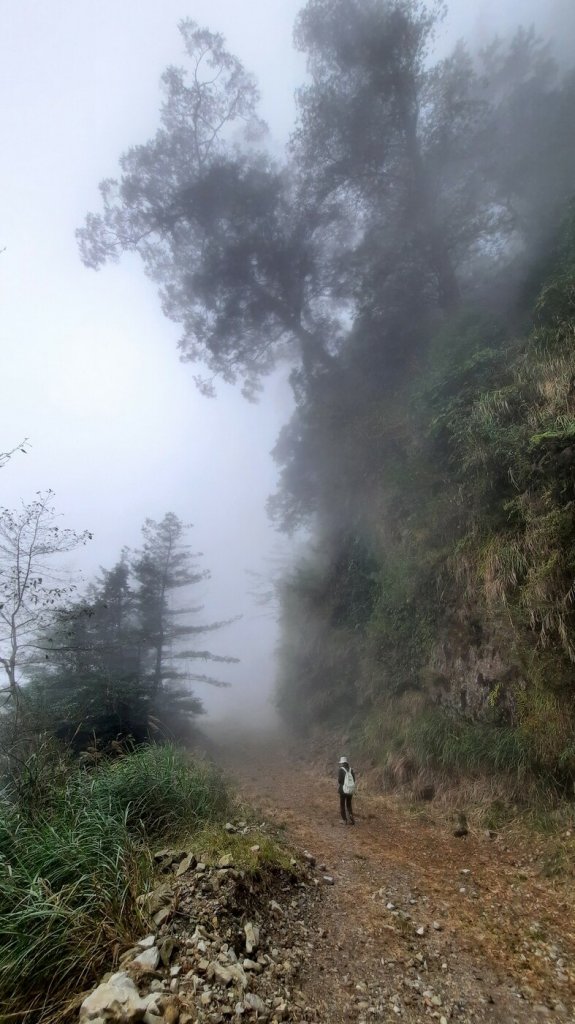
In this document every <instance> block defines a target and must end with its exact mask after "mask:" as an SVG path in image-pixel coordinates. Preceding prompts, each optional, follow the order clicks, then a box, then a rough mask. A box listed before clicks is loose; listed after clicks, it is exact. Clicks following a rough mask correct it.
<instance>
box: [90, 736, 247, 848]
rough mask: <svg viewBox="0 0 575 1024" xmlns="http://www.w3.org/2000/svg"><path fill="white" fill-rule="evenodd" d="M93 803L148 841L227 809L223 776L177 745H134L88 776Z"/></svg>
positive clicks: (217, 814)
mask: <svg viewBox="0 0 575 1024" xmlns="http://www.w3.org/2000/svg"><path fill="white" fill-rule="evenodd" d="M91 785H92V795H93V799H94V801H95V803H96V804H97V805H98V806H100V807H103V808H106V809H108V810H109V811H110V812H111V813H113V814H115V815H125V816H126V821H127V825H128V828H129V829H130V830H132V831H134V830H135V831H141V832H143V833H144V834H145V835H146V836H147V837H149V838H155V837H157V836H160V835H163V834H166V833H167V832H170V833H171V834H174V833H175V834H177V833H179V832H182V831H186V830H188V831H189V830H190V829H195V828H197V827H198V826H199V825H200V824H201V823H202V822H205V821H209V820H211V819H219V818H221V817H222V816H223V815H224V814H225V813H226V811H227V810H228V807H229V796H228V792H227V789H226V785H225V782H224V779H223V776H222V775H221V774H220V773H219V772H218V771H217V770H216V769H215V768H214V766H213V765H211V764H209V763H208V762H206V761H202V760H193V759H191V758H190V756H189V754H186V753H185V752H184V751H182V750H179V749H178V748H177V747H173V746H170V745H167V746H161V747H159V746H149V747H140V748H138V749H136V750H135V751H133V753H131V754H130V755H129V756H128V757H122V758H118V760H116V761H112V762H109V763H108V764H107V765H106V766H105V767H104V768H103V769H101V770H99V771H98V772H97V773H96V774H95V775H94V777H93V781H92V784H91Z"/></svg>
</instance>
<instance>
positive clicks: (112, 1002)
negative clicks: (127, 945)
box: [80, 971, 148, 1024]
mask: <svg viewBox="0 0 575 1024" xmlns="http://www.w3.org/2000/svg"><path fill="white" fill-rule="evenodd" d="M147 1009H148V1003H147V1000H145V999H140V995H139V993H138V989H137V988H136V986H135V984H134V982H133V981H132V979H131V978H130V977H128V975H127V974H125V973H124V972H123V971H119V972H118V973H117V974H113V975H112V976H111V978H110V979H109V980H108V981H107V982H104V983H103V984H102V985H98V987H97V988H96V989H94V991H93V992H91V993H90V995H89V996H87V997H86V999H84V1002H83V1003H82V1005H81V1007H80V1024H84V1022H87V1021H92V1022H96V1021H97V1020H101V1019H102V1018H103V1019H104V1020H105V1021H109V1022H112V1021H117V1022H118V1024H120V1022H121V1024H130V1022H132V1021H141V1020H142V1018H143V1016H144V1014H145V1013H146V1011H147Z"/></svg>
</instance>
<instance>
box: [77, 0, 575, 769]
mask: <svg viewBox="0 0 575 1024" xmlns="http://www.w3.org/2000/svg"><path fill="white" fill-rule="evenodd" d="M441 16H442V13H441V9H440V7H439V6H437V5H434V4H425V3H422V2H419V0H405V2H398V3H395V2H394V3H380V2H374V0H362V2H358V3H349V2H347V0H310V2H309V3H308V4H307V5H306V6H305V7H304V8H303V9H302V11H301V12H300V14H299V16H298V18H297V20H296V26H295V34H294V39H295V44H296V47H297V48H298V49H299V50H300V51H301V52H303V53H304V54H305V57H306V60H307V70H308V77H307V79H306V80H305V81H304V83H303V84H302V87H301V89H300V90H299V92H298V94H297V117H296V122H295V125H294V128H293V131H292V134H291V137H290V141H289V145H288V147H287V152H286V155H285V158H284V159H281V160H280V159H278V158H276V157H274V156H273V155H272V153H271V150H270V147H269V145H267V136H266V133H265V126H264V125H263V123H262V121H261V119H260V117H259V115H258V92H257V87H256V84H255V82H254V80H253V78H252V77H251V76H250V75H249V73H248V72H247V71H246V70H245V69H244V68H243V67H242V65H241V64H240V63H239V61H238V60H237V58H235V57H234V56H233V55H232V54H231V53H229V52H228V50H227V49H226V47H225V43H224V41H223V39H222V38H221V37H220V36H218V35H216V34H213V33H212V32H210V31H209V30H207V29H202V28H198V26H196V25H195V24H194V23H193V22H191V21H185V22H183V23H182V24H181V26H180V31H181V33H182V38H183V42H184V45H185V49H186V55H187V61H186V63H185V65H182V67H176V66H173V67H170V68H168V70H167V71H166V72H165V74H164V76H163V79H162V88H163V99H162V107H161V121H160V126H159V128H158V131H157V133H156V135H155V136H154V137H153V138H152V139H150V140H149V141H147V142H143V143H142V144H141V145H137V146H133V147H132V148H131V149H129V150H127V151H126V152H125V153H124V154H123V155H122V157H121V160H120V165H119V173H118V176H117V177H116V178H113V179H108V180H105V181H103V182H102V183H101V186H100V190H101V196H102V205H101V209H100V211H99V212H96V213H92V214H90V215H89V216H88V217H87V220H86V223H85V225H84V227H83V228H81V229H80V230H79V232H78V236H79V243H80V249H81V253H82V256H83V259H84V261H85V262H86V264H87V265H88V266H90V267H96V268H97V267H99V266H101V265H103V264H104V263H106V262H107V261H110V260H116V259H118V258H119V257H120V256H121V254H122V253H126V252H136V253H138V255H139V256H140V257H141V259H142V261H143V263H144V267H145V270H146V273H147V274H148V275H149V277H150V278H151V279H152V280H153V281H155V282H156V284H157V286H158V289H159V294H160V298H161V302H162V307H163V310H164V312H165V314H166V316H168V317H169V318H171V319H172V320H174V321H175V322H176V323H177V324H178V325H179V326H180V342H179V345H180V350H181V354H182V358H183V360H184V361H190V362H197V363H199V364H200V372H198V374H197V376H196V382H197V384H198V386H199V387H200V388H202V389H204V390H205V391H208V392H211V391H213V390H214V389H216V388H217V380H218V378H221V379H223V380H225V381H228V382H233V383H237V384H238V386H241V387H242V389H243V391H244V393H245V394H246V395H247V396H248V397H253V396H254V395H256V396H257V392H258V388H260V387H261V384H262V381H263V380H264V379H265V377H266V375H268V374H269V373H270V372H271V371H272V370H273V369H274V367H276V366H277V365H278V363H280V362H285V361H287V362H288V363H289V365H290V366H291V377H290V381H291V386H292V390H293V395H294V401H295V408H294V412H293V415H292V417H291V420H290V422H289V423H286V425H285V427H284V428H283V430H282V431H281V434H280V436H279V438H278V440H277V443H276V446H275V449H274V457H275V459H276V460H277V462H278V464H279V466H280V469H281V472H280V483H279V488H278V490H277V493H275V494H274V495H272V496H271V497H270V499H269V512H270V515H271V516H272V518H273V519H274V521H275V522H276V523H277V525H278V527H279V529H280V530H285V531H288V532H293V531H302V530H304V531H307V534H308V536H309V545H308V550H307V552H306V553H305V555H304V556H303V557H302V558H301V560H300V562H299V564H298V565H297V566H296V567H295V568H293V569H291V570H290V571H289V572H287V573H286V574H285V577H284V579H283V580H282V581H281V582H280V583H279V593H280V601H281V621H282V634H281V648H280V661H279V682H278V703H279V707H280V709H281V711H282V714H283V715H284V716H285V718H286V719H287V720H288V721H290V722H291V723H292V724H293V725H295V726H296V727H297V728H298V729H303V730H309V729H310V728H313V727H320V728H323V727H326V726H328V727H329V726H330V725H335V724H342V723H347V724H348V725H349V727H350V728H352V729H353V730H354V731H355V734H356V735H357V737H358V740H360V741H361V743H362V744H364V746H365V748H366V749H367V750H369V752H370V754H371V756H372V757H374V758H375V759H379V760H381V761H382V762H386V761H389V759H390V756H391V761H390V765H391V766H390V773H391V774H393V756H392V755H393V752H394V751H395V752H397V751H400V752H401V754H402V755H405V754H406V753H407V754H408V755H409V758H410V759H411V760H412V762H413V770H415V768H416V766H417V763H418V762H429V761H432V762H435V763H437V764H439V765H440V766H442V767H444V768H449V767H453V766H455V765H457V766H458V767H459V768H461V767H465V766H467V767H469V768H472V769H480V770H482V769H485V770H492V769H500V770H503V771H510V772H511V773H512V774H513V773H517V772H519V773H524V772H525V771H529V772H530V771H533V772H535V773H536V774H538V773H539V774H540V773H543V774H544V775H545V776H546V777H547V778H548V779H549V780H552V781H553V782H554V783H556V784H558V785H560V786H562V785H564V784H567V783H569V782H570V780H571V779H572V777H573V771H574V769H575V746H574V741H575V732H574V728H573V724H574V718H573V713H574V704H573V700H574V695H573V692H572V671H573V670H572V664H573V657H574V647H575V645H574V641H573V625H574V618H573V568H574V566H573V531H572V502H573V459H574V458H575V455H574V449H573V446H572V442H573V437H574V434H575V421H574V419H573V410H574V405H573V402H574V398H573V394H574V392H573V387H574V384H573V381H574V380H575V376H574V372H573V370H574V368H573V365H572V354H571V338H572V329H573V327H572V315H573V307H572V302H573V286H572V281H573V259H574V248H573V246H574V244H575V238H574V235H573V219H572V208H571V206H570V203H571V199H572V190H573V172H574V168H575V134H574V130H573V129H574V127H575V126H574V123H573V122H574V116H575V115H574V110H575V106H574V102H573V101H574V98H575V76H574V73H573V69H572V67H570V66H565V65H564V63H563V64H559V63H558V62H557V60H556V59H555V57H554V51H553V45H552V43H551V42H549V41H547V40H544V39H541V38H539V37H538V35H537V34H536V32H535V31H534V30H533V29H531V28H529V27H522V26H518V27H517V29H516V30H515V31H514V32H512V33H511V34H510V35H508V36H507V37H505V38H493V39H492V41H491V42H489V43H487V44H485V45H483V46H482V47H481V48H477V47H476V46H475V45H474V43H473V40H471V41H470V42H469V43H466V42H465V40H463V41H460V42H458V43H457V44H456V45H455V47H454V48H453V50H452V52H451V53H450V54H449V55H447V56H446V57H443V58H441V59H438V58H436V57H435V56H434V39H435V33H436V30H437V27H438V25H439V23H440V21H441ZM402 763H403V761H402Z"/></svg>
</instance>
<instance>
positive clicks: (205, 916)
mask: <svg viewBox="0 0 575 1024" xmlns="http://www.w3.org/2000/svg"><path fill="white" fill-rule="evenodd" d="M230 825H231V828H232V829H234V830H236V831H243V832H245V831H247V830H248V826H247V825H246V824H245V823H238V824H237V825H235V824H233V825H232V824H231V823H230ZM227 831H228V832H230V828H228V829H227ZM252 852H254V851H252ZM312 861H313V864H315V860H314V858H311V856H310V855H309V854H308V855H307V856H306V858H305V859H303V858H302V860H301V862H299V863H298V862H296V861H295V860H293V861H292V869H291V871H289V870H288V871H278V870H277V869H276V870H275V871H274V872H273V874H272V876H271V877H269V878H267V879H266V880H265V882H264V883H263V884H261V883H260V882H259V881H257V880H256V878H254V877H252V876H250V875H247V874H246V873H245V872H243V871H239V870H237V869H236V868H234V867H233V858H232V857H231V855H229V854H228V855H226V854H224V855H223V856H222V857H221V858H220V860H219V862H218V864H216V865H214V866H212V867H210V866H208V865H206V864H202V863H201V862H200V863H198V860H197V858H196V856H195V854H194V852H193V851H189V850H188V851H179V850H171V849H170V850H168V849H167V850H160V851H158V853H157V854H156V863H157V864H158V868H159V871H160V873H161V874H162V875H164V876H165V877H164V881H162V882H161V884H160V885H159V886H158V888H157V889H156V890H155V891H154V892H152V893H151V894H149V895H147V896H146V897H145V898H142V900H141V904H142V906H144V907H145V908H146V909H147V911H148V914H149V916H150V918H151V920H153V921H154V922H157V919H158V913H159V911H158V907H160V908H161V914H162V915H164V916H163V919H162V921H161V922H160V923H159V924H157V927H156V929H155V931H154V932H153V933H150V934H149V935H146V936H145V937H143V938H142V939H141V940H140V941H139V942H138V943H136V944H135V946H134V947H133V948H132V949H130V950H129V951H127V952H126V953H125V954H124V956H123V957H122V958H121V965H122V968H123V970H122V971H120V972H119V973H117V974H113V975H112V976H111V977H109V978H107V979H106V980H104V981H103V982H102V984H100V985H98V987H97V988H96V989H95V990H94V991H93V992H92V993H91V994H90V995H89V996H88V997H87V998H86V999H85V1000H84V1002H83V1003H82V1007H81V1010H80V1024H114V1022H115V1024H131V1022H132V1021H143V1024H226V1022H227V1021H232V1020H238V1021H243V1022H244V1024H251V1022H252V1021H254V1022H256V1021H260V1022H262V1024H264V1022H265V1024H280V1022H282V1021H291V1022H293V1024H298V1022H300V1021H301V1022H303V1021H307V1020H310V1019H311V1018H310V1017H309V1014H308V1013H307V1012H306V1009H305V1006H304V1005H303V1004H302V1001H301V993H297V989H294V984H295V982H296V981H297V977H298V973H299V970H300V965H301V966H303V964H304V962H305V957H306V947H307V945H308V940H309V931H308V928H307V926H306V924H305V922H306V921H307V920H309V918H310V916H312V915H315V913H316V911H317V904H318V902H319V901H320V900H321V898H322V897H321V889H322V886H321V885H320V880H321V875H316V874H315V873H314V871H313V868H312V866H311V863H312ZM322 868H325V865H322ZM167 876H169V877H167ZM274 895H275V896H277V899H273V898H271V897H272V896H274ZM176 908H177V915H176V914H175V913H174V911H175V909H176ZM313 1019H314V1020H317V1018H313Z"/></svg>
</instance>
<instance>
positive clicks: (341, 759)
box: [339, 755, 349, 764]
mask: <svg viewBox="0 0 575 1024" xmlns="http://www.w3.org/2000/svg"><path fill="white" fill-rule="evenodd" d="M339 763H340V764H349V758H347V757H345V755H342V756H341V757H340V759H339Z"/></svg>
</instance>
